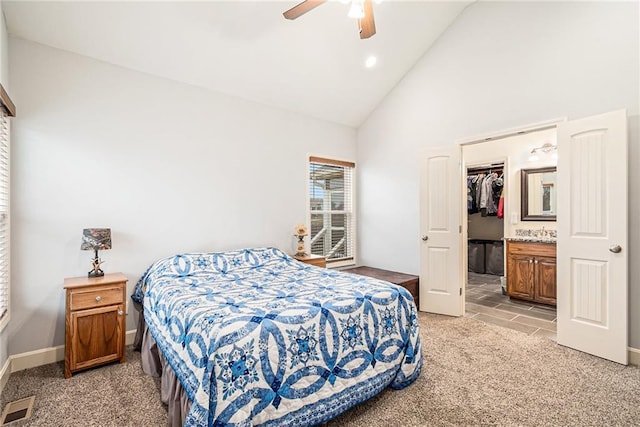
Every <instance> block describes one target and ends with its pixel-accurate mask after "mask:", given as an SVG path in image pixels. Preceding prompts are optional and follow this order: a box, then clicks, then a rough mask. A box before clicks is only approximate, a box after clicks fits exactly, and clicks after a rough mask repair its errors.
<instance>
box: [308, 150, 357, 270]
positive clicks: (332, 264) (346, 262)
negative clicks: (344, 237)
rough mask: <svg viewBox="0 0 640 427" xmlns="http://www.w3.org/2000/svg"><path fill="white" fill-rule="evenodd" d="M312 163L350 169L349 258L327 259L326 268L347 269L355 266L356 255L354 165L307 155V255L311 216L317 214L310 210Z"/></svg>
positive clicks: (333, 158)
mask: <svg viewBox="0 0 640 427" xmlns="http://www.w3.org/2000/svg"><path fill="white" fill-rule="evenodd" d="M312 163H321V164H327V165H332V166H343V167H348V168H351V210H350V211H346V210H345V213H347V215H350V220H351V230H350V235H351V242H350V243H351V245H350V246H351V256H350V257H348V258H346V259H340V260H335V261H334V260H329V259H327V260H326V262H327V268H339V267H347V266H353V265H356V255H357V242H358V233H357V221H356V219H357V216H356V163H355V162H354V161H352V160H346V159H340V158H337V157H334V156H329V157H327V156H315V155H308V156H307V162H306V165H305V166H306V181H305V183H306V193H307V197H306V199H307V227H308V229H309V253H311V215H312V214H314V213H317V211H312V210H311V188H310V185H309V180H310V169H311V164H312Z"/></svg>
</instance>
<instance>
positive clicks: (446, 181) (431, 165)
mask: <svg viewBox="0 0 640 427" xmlns="http://www.w3.org/2000/svg"><path fill="white" fill-rule="evenodd" d="M461 176H462V175H461V172H460V147H459V146H457V145H455V146H454V145H452V146H448V147H438V148H434V149H429V150H427V151H425V153H424V155H423V159H422V165H421V171H420V232H421V236H420V237H421V239H422V240H421V247H420V310H421V311H428V312H431V313H438V314H447V315H449V316H461V315H462V314H463V311H462V308H463V304H462V303H463V301H462V285H461V266H460V262H461V259H462V257H461V256H460V236H461V234H460V205H461V204H460V197H461V196H460V188H461V187H460V179H461Z"/></svg>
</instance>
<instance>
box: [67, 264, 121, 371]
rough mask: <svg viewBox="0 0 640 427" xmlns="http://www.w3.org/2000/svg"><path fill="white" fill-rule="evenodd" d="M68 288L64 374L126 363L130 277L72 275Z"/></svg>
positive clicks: (114, 274)
mask: <svg viewBox="0 0 640 427" xmlns="http://www.w3.org/2000/svg"><path fill="white" fill-rule="evenodd" d="M64 288H65V289H66V294H67V298H66V315H65V349H64V376H65V378H69V377H71V375H72V374H73V373H75V372H76V371H80V370H83V369H88V368H92V367H94V366H99V365H103V364H105V363H110V362H115V361H119V362H120V363H124V361H125V360H124V344H125V319H126V315H125V298H126V289H127V278H126V276H124V275H123V274H122V273H112V274H105V275H104V276H103V277H94V278H87V277H73V278H68V279H65V280H64Z"/></svg>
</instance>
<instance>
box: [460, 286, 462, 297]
mask: <svg viewBox="0 0 640 427" xmlns="http://www.w3.org/2000/svg"><path fill="white" fill-rule="evenodd" d="M460 296H462V288H460Z"/></svg>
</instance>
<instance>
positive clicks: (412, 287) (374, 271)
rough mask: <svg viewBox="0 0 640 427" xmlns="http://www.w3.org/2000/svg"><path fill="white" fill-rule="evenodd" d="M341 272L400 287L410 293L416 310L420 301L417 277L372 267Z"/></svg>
mask: <svg viewBox="0 0 640 427" xmlns="http://www.w3.org/2000/svg"><path fill="white" fill-rule="evenodd" d="M341 271H344V272H346V273H353V274H360V275H361V276H368V277H373V278H374V279H379V280H386V281H387V282H391V283H393V284H395V285H400V286H402V287H403V288H405V289H406V290H408V291H409V292H410V293H411V295H412V296H413V301H414V302H415V303H416V308H419V307H418V302H419V301H420V298H418V297H419V291H420V288H419V287H418V276H414V275H412V274H405V273H398V272H395V271H388V270H382V269H381V268H374V267H352V268H346V269H344V270H341Z"/></svg>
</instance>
